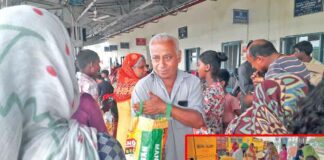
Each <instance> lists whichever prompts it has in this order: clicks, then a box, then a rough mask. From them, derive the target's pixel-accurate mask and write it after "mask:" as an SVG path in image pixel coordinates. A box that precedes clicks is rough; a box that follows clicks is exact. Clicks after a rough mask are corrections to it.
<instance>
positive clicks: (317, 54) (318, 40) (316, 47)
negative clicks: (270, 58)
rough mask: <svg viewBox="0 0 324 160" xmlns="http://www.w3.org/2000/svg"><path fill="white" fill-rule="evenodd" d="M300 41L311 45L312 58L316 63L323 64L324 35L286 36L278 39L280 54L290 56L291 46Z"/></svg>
mask: <svg viewBox="0 0 324 160" xmlns="http://www.w3.org/2000/svg"><path fill="white" fill-rule="evenodd" d="M301 41H309V42H311V43H312V45H313V52H312V57H313V58H315V59H316V60H318V61H321V62H324V55H323V47H324V44H323V43H324V33H311V34H304V35H294V36H287V37H284V38H281V39H280V52H281V53H284V54H292V53H293V52H294V50H293V46H294V45H295V44H296V43H298V42H301Z"/></svg>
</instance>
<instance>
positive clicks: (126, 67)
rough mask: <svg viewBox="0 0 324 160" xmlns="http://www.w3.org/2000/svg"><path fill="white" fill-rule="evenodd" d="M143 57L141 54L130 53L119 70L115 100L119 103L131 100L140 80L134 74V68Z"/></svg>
mask: <svg viewBox="0 0 324 160" xmlns="http://www.w3.org/2000/svg"><path fill="white" fill-rule="evenodd" d="M141 57H143V55H141V54H139V53H129V54H128V55H127V56H126V57H125V59H124V62H123V64H122V67H121V68H120V69H119V71H118V74H117V87H116V89H115V98H116V101H117V102H120V101H125V100H128V99H130V98H131V94H132V91H133V88H134V87H135V84H136V83H137V81H138V80H139V78H138V77H137V76H136V74H135V73H134V71H133V69H132V67H134V65H135V64H136V63H137V62H138V60H139V59H140V58H141Z"/></svg>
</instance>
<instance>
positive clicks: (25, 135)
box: [0, 6, 102, 160]
mask: <svg viewBox="0 0 324 160" xmlns="http://www.w3.org/2000/svg"><path fill="white" fill-rule="evenodd" d="M0 46H1V47H0V75H1V76H0V131H1V136H0V145H1V146H3V147H4V148H2V149H1V150H0V157H1V159H28V160H29V159H78V160H79V159H91V160H96V159H99V154H98V150H97V131H96V130H95V129H93V128H89V127H87V126H84V125H81V124H79V123H78V122H77V121H75V120H71V119H70V118H71V115H72V114H73V113H74V112H75V111H76V109H77V106H78V103H79V91H78V86H77V82H76V78H75V76H74V75H75V68H74V65H73V64H74V59H75V57H74V55H73V52H72V51H71V50H72V48H71V44H70V40H69V37H68V34H67V32H66V29H65V27H64V26H63V25H62V23H61V22H60V20H59V19H58V18H57V17H56V16H55V15H53V14H51V13H49V12H47V11H46V10H43V9H39V8H36V7H31V6H14V7H8V8H4V9H1V10H0ZM98 135H99V134H98ZM100 135H102V134H100ZM98 137H99V141H100V137H102V136H98ZM99 147H100V145H99ZM99 151H100V148H99Z"/></svg>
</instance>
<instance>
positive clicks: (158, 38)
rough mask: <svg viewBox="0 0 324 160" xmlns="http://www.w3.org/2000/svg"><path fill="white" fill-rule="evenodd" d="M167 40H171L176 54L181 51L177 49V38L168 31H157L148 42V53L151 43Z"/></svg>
mask: <svg viewBox="0 0 324 160" xmlns="http://www.w3.org/2000/svg"><path fill="white" fill-rule="evenodd" d="M169 40H171V41H173V43H174V46H175V50H176V52H177V54H180V53H181V52H180V49H179V40H178V39H177V38H175V37H173V36H171V35H169V34H168V33H159V34H156V35H155V36H153V37H152V38H151V40H150V43H149V48H150V53H151V52H152V51H151V47H152V44H153V42H154V41H169Z"/></svg>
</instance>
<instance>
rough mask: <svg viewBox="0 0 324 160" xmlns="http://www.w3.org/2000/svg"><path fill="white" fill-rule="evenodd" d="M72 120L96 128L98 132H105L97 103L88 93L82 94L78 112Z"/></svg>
mask: <svg viewBox="0 0 324 160" xmlns="http://www.w3.org/2000/svg"><path fill="white" fill-rule="evenodd" d="M72 118H73V119H76V120H77V121H78V122H79V123H81V124H84V125H86V126H89V127H93V128H96V129H97V131H98V132H106V133H107V129H106V125H105V122H104V120H103V116H102V114H101V111H100V109H99V106H98V105H97V102H96V101H95V100H94V99H93V98H92V96H91V95H90V94H88V93H82V95H81V97H80V105H79V108H78V110H77V111H76V112H75V113H74V114H73V116H72Z"/></svg>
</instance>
